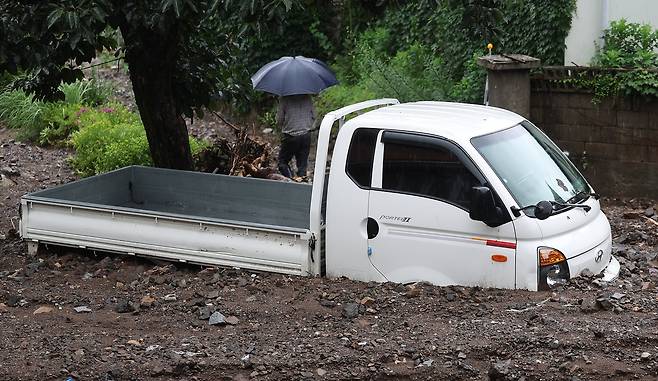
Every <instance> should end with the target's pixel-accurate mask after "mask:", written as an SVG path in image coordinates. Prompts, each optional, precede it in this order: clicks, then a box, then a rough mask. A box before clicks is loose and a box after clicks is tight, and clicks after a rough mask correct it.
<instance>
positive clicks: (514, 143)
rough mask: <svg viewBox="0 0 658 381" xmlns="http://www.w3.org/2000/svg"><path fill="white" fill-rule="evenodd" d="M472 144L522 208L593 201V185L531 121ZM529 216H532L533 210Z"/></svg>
mask: <svg viewBox="0 0 658 381" xmlns="http://www.w3.org/2000/svg"><path fill="white" fill-rule="evenodd" d="M471 143H472V144H473V146H474V147H475V149H477V150H478V152H480V154H481V155H482V156H483V157H484V159H485V160H486V161H487V162H488V163H489V165H490V166H491V168H492V169H493V170H494V172H496V175H498V177H499V178H500V180H501V181H502V182H503V183H504V184H505V186H506V187H507V189H508V190H509V191H510V193H511V194H512V197H514V200H515V201H516V202H517V204H518V205H519V207H524V206H528V205H535V204H537V203H538V202H539V201H544V200H546V201H554V202H557V203H575V202H579V201H582V200H585V199H587V198H589V195H590V189H589V185H587V182H586V181H585V179H584V178H583V177H582V176H581V175H580V173H578V171H577V170H576V168H575V167H574V165H573V164H572V163H571V161H569V159H568V158H567V157H566V156H565V155H564V153H562V151H561V150H560V149H559V148H558V147H557V146H556V145H555V144H554V143H553V142H551V141H550V140H549V139H548V138H547V137H546V136H545V135H544V134H542V133H541V132H540V131H539V130H538V129H537V127H535V126H533V125H532V124H531V123H529V122H523V123H521V124H519V125H517V126H514V127H512V128H508V129H506V130H503V131H499V132H495V133H493V134H489V135H485V136H480V137H476V138H473V139H471ZM557 209H559V207H557ZM526 214H529V215H531V214H532V209H530V210H527V211H526Z"/></svg>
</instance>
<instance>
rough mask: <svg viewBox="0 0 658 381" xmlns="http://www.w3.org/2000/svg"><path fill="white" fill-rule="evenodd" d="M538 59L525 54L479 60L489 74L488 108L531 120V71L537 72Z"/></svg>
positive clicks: (495, 56)
mask: <svg viewBox="0 0 658 381" xmlns="http://www.w3.org/2000/svg"><path fill="white" fill-rule="evenodd" d="M540 64H541V61H540V60H539V59H538V58H534V57H530V56H525V55H522V54H503V55H498V54H496V55H488V56H484V57H480V58H478V65H480V66H482V67H484V68H485V69H486V70H487V81H488V100H487V104H488V105H489V106H494V107H500V108H504V109H507V110H510V111H513V112H515V113H517V114H519V115H522V116H524V117H526V118H529V117H530V70H531V69H535V68H538V67H539V65H540Z"/></svg>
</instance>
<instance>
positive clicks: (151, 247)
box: [21, 166, 312, 274]
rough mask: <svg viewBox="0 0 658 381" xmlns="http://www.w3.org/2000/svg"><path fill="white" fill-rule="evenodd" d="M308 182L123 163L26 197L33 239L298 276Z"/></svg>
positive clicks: (26, 226)
mask: <svg viewBox="0 0 658 381" xmlns="http://www.w3.org/2000/svg"><path fill="white" fill-rule="evenodd" d="M311 192H312V187H311V186H310V185H308V184H297V183H286V182H279V181H270V180H261V179H255V178H243V177H233V176H224V175H212V174H205V173H198V172H187V171H178V170H168V169H160V168H149V167H138V166H133V167H126V168H123V169H119V170H116V171H113V172H110V173H106V174H103V175H99V176H94V177H90V178H87V179H83V180H79V181H75V182H72V183H69V184H66V185H62V186H60V187H56V188H53V189H48V190H44V191H40V192H35V193H32V194H28V195H26V196H24V197H23V199H22V201H21V204H22V209H23V210H22V213H21V234H22V236H23V238H25V239H27V240H31V241H38V242H46V243H55V244H62V245H70V246H79V247H86V248H90V249H98V250H107V251H117V252H123V253H129V254H143V255H153V256H159V257H165V258H170V259H178V260H182V261H190V262H197V263H207V264H221V265H231V266H237V267H245V268H253V269H262V270H269V271H278V272H285V273H297V274H299V273H302V272H303V271H305V270H304V265H305V263H306V256H308V254H309V253H308V252H309V241H310V239H311V234H310V232H309V208H310V201H311Z"/></svg>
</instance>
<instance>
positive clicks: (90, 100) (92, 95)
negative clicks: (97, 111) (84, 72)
mask: <svg viewBox="0 0 658 381" xmlns="http://www.w3.org/2000/svg"><path fill="white" fill-rule="evenodd" d="M59 90H60V91H61V92H62V93H63V94H64V102H65V103H69V104H84V105H87V106H98V105H101V104H103V103H105V102H107V101H108V100H109V98H110V96H111V95H112V86H111V85H109V84H108V83H106V82H104V81H101V80H99V79H96V78H84V79H81V80H77V81H75V82H73V83H62V84H61V85H59Z"/></svg>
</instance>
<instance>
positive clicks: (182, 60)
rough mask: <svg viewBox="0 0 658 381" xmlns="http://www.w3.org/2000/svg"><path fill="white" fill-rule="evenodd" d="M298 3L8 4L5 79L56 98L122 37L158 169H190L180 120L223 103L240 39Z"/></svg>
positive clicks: (4, 10)
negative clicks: (20, 76)
mask: <svg viewBox="0 0 658 381" xmlns="http://www.w3.org/2000/svg"><path fill="white" fill-rule="evenodd" d="M293 1H294V0H251V1H241V0H198V1H194V0H53V1H40V0H17V1H16V0H1V1H0V72H4V71H9V72H12V73H16V72H18V71H25V72H28V73H29V74H30V75H29V76H28V77H27V78H26V80H25V83H24V85H25V86H24V87H27V88H28V90H32V91H34V92H36V93H37V95H39V96H43V97H48V98H53V97H56V96H57V86H58V85H59V83H60V81H62V80H64V81H66V82H71V81H73V80H75V79H77V78H80V77H81V76H82V72H81V69H80V66H79V65H81V64H82V63H84V62H89V61H91V59H92V58H94V57H95V56H96V54H97V53H98V52H100V51H102V50H103V49H114V48H117V46H116V39H115V38H112V37H111V36H110V35H109V34H108V31H113V30H117V29H118V30H119V31H120V33H121V37H122V39H123V46H121V47H120V48H121V52H120V53H124V54H125V58H126V62H127V63H128V66H129V69H130V77H131V81H132V84H133V90H134V92H135V100H136V102H137V105H138V107H139V111H140V115H141V117H142V121H143V122H144V126H145V128H146V132H147V136H148V138H149V146H150V149H151V154H152V155H153V160H154V163H155V164H156V165H158V166H164V167H172V168H185V169H188V168H191V155H190V150H189V145H188V144H187V129H186V126H185V122H184V120H183V119H182V115H183V114H186V115H188V116H191V115H192V114H193V112H194V111H195V110H196V111H199V110H200V109H199V108H200V107H201V106H205V105H208V103H209V102H210V99H211V96H213V95H226V94H228V93H230V91H229V92H228V93H227V89H228V90H230V87H231V86H232V85H235V84H231V83H226V81H224V80H223V79H225V78H236V77H237V76H236V75H227V72H228V71H230V70H236V68H239V67H240V66H239V65H231V62H232V60H235V59H236V58H235V56H236V54H235V52H237V51H239V50H240V49H241V48H244V47H243V46H240V44H239V42H240V38H239V36H240V35H241V34H242V33H244V32H245V31H247V30H250V29H251V30H254V29H260V28H261V27H263V25H265V24H266V23H267V22H271V23H275V24H276V22H277V19H281V18H282V16H283V14H284V13H285V12H286V11H287V10H288V9H290V8H291V7H292V6H293Z"/></svg>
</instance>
